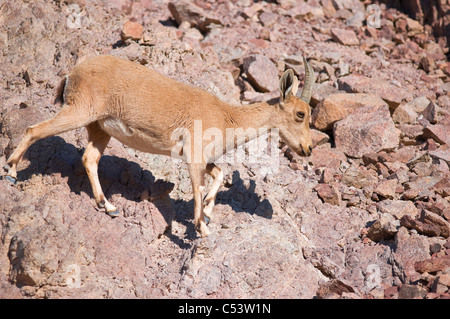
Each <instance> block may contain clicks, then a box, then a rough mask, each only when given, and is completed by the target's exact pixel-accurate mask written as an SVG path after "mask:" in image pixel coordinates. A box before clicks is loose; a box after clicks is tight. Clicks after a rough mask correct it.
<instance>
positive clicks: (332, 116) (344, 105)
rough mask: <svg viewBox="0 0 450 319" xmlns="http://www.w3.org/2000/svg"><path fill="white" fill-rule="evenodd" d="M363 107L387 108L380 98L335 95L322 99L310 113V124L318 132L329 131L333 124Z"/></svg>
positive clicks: (361, 95) (355, 94)
mask: <svg viewBox="0 0 450 319" xmlns="http://www.w3.org/2000/svg"><path fill="white" fill-rule="evenodd" d="M363 105H374V106H387V104H386V102H384V101H383V99H381V98H380V97H378V96H376V95H373V94H366V93H336V94H332V95H329V96H328V97H326V98H325V99H323V100H322V101H321V102H320V103H319V104H318V105H317V106H316V107H315V108H314V111H313V113H312V124H313V125H314V127H316V128H317V129H319V130H329V129H332V128H333V124H334V123H335V122H337V121H340V120H342V119H343V118H344V117H346V116H347V115H349V114H351V113H352V112H353V111H354V110H356V109H357V108H359V107H361V106H363Z"/></svg>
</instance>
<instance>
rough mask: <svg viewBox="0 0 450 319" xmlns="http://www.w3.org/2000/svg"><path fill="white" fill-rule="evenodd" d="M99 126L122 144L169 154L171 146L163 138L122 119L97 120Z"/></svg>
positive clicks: (154, 152)
mask: <svg viewBox="0 0 450 319" xmlns="http://www.w3.org/2000/svg"><path fill="white" fill-rule="evenodd" d="M99 125H100V127H101V128H102V129H103V130H104V131H105V132H106V133H108V134H109V135H111V136H112V137H114V138H115V139H117V140H119V141H120V142H122V143H123V144H125V145H127V146H129V147H132V148H134V149H136V150H138V151H142V152H146V153H152V154H161V155H170V152H171V147H170V145H168V144H169V143H167V142H166V141H164V140H161V139H158V138H156V137H153V136H150V135H148V134H145V133H143V132H142V131H141V130H139V129H135V128H132V127H130V126H127V125H126V124H125V123H123V122H122V121H120V120H118V119H115V118H108V119H105V120H102V121H99Z"/></svg>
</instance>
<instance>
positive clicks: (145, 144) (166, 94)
mask: <svg viewBox="0 0 450 319" xmlns="http://www.w3.org/2000/svg"><path fill="white" fill-rule="evenodd" d="M303 61H304V65H305V75H306V76H305V78H306V80H305V85H304V88H303V91H302V94H301V97H300V98H298V97H296V92H297V89H298V84H299V83H298V79H297V78H296V77H295V75H294V72H293V71H292V70H287V71H286V72H284V74H283V75H282V76H281V78H280V82H279V88H280V99H279V101H278V102H277V103H274V104H268V103H255V104H250V105H248V106H234V105H230V104H228V103H226V102H224V101H222V100H220V99H219V98H217V97H215V96H214V95H212V94H210V93H209V92H206V91H204V90H201V89H199V88H195V87H192V86H190V85H187V84H184V83H180V82H178V81H176V80H174V79H171V78H168V77H166V76H163V75H161V74H160V73H158V72H156V71H154V70H151V69H150V68H147V67H145V66H142V65H139V64H136V63H133V62H130V61H127V60H123V59H119V58H116V57H113V56H97V57H93V58H90V59H87V60H85V61H83V62H81V63H80V64H78V65H76V66H75V67H74V68H73V69H72V71H71V72H70V73H69V74H68V75H67V76H66V78H65V80H63V81H62V82H61V85H60V89H59V91H58V92H59V93H58V97H59V99H60V100H61V101H62V103H63V105H62V108H61V109H60V111H59V112H58V113H57V114H56V115H55V116H54V117H53V118H51V119H48V120H46V121H44V122H41V123H39V124H37V125H33V126H30V127H28V128H27V130H26V134H25V136H24V137H23V139H22V140H21V142H20V143H19V145H18V146H17V148H16V150H15V151H14V152H13V153H12V154H11V156H10V157H9V158H8V160H7V162H6V165H5V167H4V169H5V170H6V171H7V173H6V175H7V176H6V178H7V179H8V180H10V181H11V182H13V183H15V182H16V180H17V172H16V167H17V163H18V162H19V161H20V159H21V158H22V156H23V154H24V153H25V151H26V150H27V148H28V147H29V146H30V145H31V144H32V143H34V142H35V141H37V140H39V139H42V138H46V137H49V136H52V135H56V134H60V133H63V132H66V131H69V130H73V129H76V128H80V127H83V126H84V127H86V129H87V132H88V145H87V147H86V150H85V152H84V154H83V157H82V162H83V165H84V167H85V168H86V171H87V175H88V177H89V181H90V183H91V186H92V192H93V195H94V198H95V201H96V203H97V205H98V206H99V207H100V208H102V209H103V208H104V209H105V211H106V213H107V214H108V215H110V216H112V217H115V216H118V215H119V212H118V210H117V208H116V207H115V206H114V205H112V204H111V203H110V202H109V201H108V200H107V199H106V198H105V195H104V194H103V191H102V188H101V185H100V181H99V178H98V174H97V168H98V162H99V160H100V157H101V156H102V153H103V151H104V150H105V148H106V145H107V144H108V142H109V140H110V139H111V136H113V137H115V138H116V139H117V140H119V141H121V142H122V143H123V144H126V145H128V146H130V147H132V148H134V149H137V150H139V151H143V152H148V153H153V154H161V155H167V156H170V155H171V153H172V150H173V148H174V146H175V145H176V143H179V141H176V140H173V139H172V138H171V135H172V133H173V131H174V130H175V129H177V128H185V129H187V130H189V132H190V136H194V132H193V126H194V125H193V123H194V121H198V120H199V121H201V123H202V129H203V130H206V129H208V128H212V127H215V128H218V129H219V130H221V131H222V132H225V130H226V129H227V128H243V129H247V128H258V129H259V130H258V131H257V132H261V129H260V128H263V129H270V128H277V129H278V130H279V135H280V137H281V139H282V140H283V141H284V142H285V143H286V144H287V145H288V146H289V147H290V148H291V149H292V150H293V151H295V152H296V153H298V154H299V155H304V156H309V155H310V154H311V147H312V141H311V136H310V130H309V120H310V116H311V109H310V107H309V101H310V98H311V90H312V85H313V82H314V72H313V70H312V68H311V66H310V65H309V64H308V63H307V61H306V60H305V58H303ZM256 135H257V134H256ZM256 135H255V136H251V137H250V139H252V138H256V137H257V136H256ZM244 142H245V141H240V142H237V141H236V142H235V143H234V144H235V145H234V146H233V147H234V148H236V147H238V146H239V145H238V144H239V143H241V144H242V143H244ZM194 143H197V144H198V143H199V141H194ZM201 143H204V142H201ZM202 146H203V145H202ZM181 153H182V152H180V155H183V154H181ZM184 155H186V154H184ZM213 161H214V158H207V159H205V158H203V159H202V160H200V161H199V162H188V168H189V173H190V178H191V182H192V189H193V196H194V202H195V208H194V223H195V226H196V229H197V231H199V233H200V235H201V236H202V237H204V236H207V235H208V234H209V230H208V227H207V225H206V220H208V219H209V217H210V215H211V211H212V208H213V206H214V202H215V198H216V194H217V192H218V189H219V187H220V185H221V183H222V180H223V173H222V171H221V169H220V168H219V167H217V166H216V165H215V164H214V163H213ZM205 173H206V174H209V175H210V176H212V178H213V181H212V184H211V189H210V190H209V192H208V193H207V195H206V197H205V198H204V200H203V201H202V194H201V192H202V190H203V188H204V175H205ZM205 217H206V218H205Z"/></svg>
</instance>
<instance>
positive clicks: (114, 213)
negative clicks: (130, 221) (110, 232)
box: [106, 209, 120, 218]
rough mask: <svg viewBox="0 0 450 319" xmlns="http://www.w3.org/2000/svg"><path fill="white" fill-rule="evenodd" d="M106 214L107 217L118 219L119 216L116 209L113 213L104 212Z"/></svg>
mask: <svg viewBox="0 0 450 319" xmlns="http://www.w3.org/2000/svg"><path fill="white" fill-rule="evenodd" d="M106 214H107V215H108V216H109V217H113V218H114V217H119V215H120V213H119V210H118V209H116V210H115V211H113V212H106Z"/></svg>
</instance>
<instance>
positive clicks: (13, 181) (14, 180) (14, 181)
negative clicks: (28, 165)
mask: <svg viewBox="0 0 450 319" xmlns="http://www.w3.org/2000/svg"><path fill="white" fill-rule="evenodd" d="M5 179H6V180H7V181H8V182H10V183H12V184H13V185H16V182H17V179H15V178H14V177H11V176H9V175H6V176H5Z"/></svg>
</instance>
